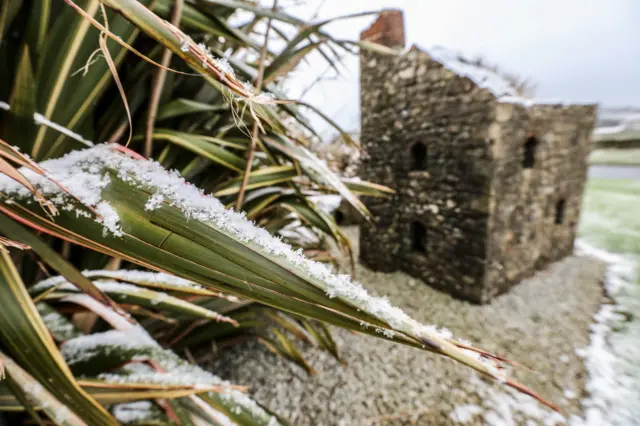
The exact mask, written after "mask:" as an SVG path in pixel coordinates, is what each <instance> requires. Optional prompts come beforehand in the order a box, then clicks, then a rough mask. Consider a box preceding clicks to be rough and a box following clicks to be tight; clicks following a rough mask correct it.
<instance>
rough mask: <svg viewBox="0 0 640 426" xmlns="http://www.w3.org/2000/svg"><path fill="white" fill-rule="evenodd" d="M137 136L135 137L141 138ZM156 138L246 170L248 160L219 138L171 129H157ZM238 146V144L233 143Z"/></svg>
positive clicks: (223, 164) (228, 166)
mask: <svg viewBox="0 0 640 426" xmlns="http://www.w3.org/2000/svg"><path fill="white" fill-rule="evenodd" d="M140 138H141V137H140V136H137V137H136V138H135V139H140ZM153 139H154V140H165V141H167V142H171V143H172V144H175V145H178V146H181V147H183V148H185V149H188V150H189V151H191V152H193V153H195V154H198V155H200V156H202V157H204V158H207V159H209V160H211V161H213V162H214V163H218V164H220V165H222V166H224V167H227V168H229V169H231V170H235V171H237V172H242V171H244V168H245V164H246V161H245V160H244V159H243V158H242V157H239V156H237V155H235V154H233V153H232V152H231V151H228V150H226V149H224V148H222V147H221V146H220V145H223V144H224V145H233V144H231V143H227V142H225V141H223V140H221V139H218V138H212V137H208V136H199V135H192V134H190V133H184V132H178V131H174V130H169V129H157V130H156V131H155V132H154V133H153ZM233 146H234V147H236V146H237V145H233Z"/></svg>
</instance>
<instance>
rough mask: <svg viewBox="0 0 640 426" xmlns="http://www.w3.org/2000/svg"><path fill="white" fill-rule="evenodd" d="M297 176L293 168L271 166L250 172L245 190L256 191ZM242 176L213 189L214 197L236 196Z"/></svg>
mask: <svg viewBox="0 0 640 426" xmlns="http://www.w3.org/2000/svg"><path fill="white" fill-rule="evenodd" d="M296 176H298V172H297V171H296V169H295V167H293V166H271V167H262V168H260V169H258V170H255V171H252V172H251V174H250V175H249V179H248V181H247V186H246V189H256V188H262V187H265V186H275V185H277V184H279V183H283V182H289V181H291V180H293V179H294V178H295V177H296ZM242 179H243V178H242V176H240V177H238V178H235V179H230V180H228V181H226V182H225V183H223V184H222V185H219V186H218V187H216V188H215V189H214V194H213V195H215V196H216V197H222V196H225V195H232V194H237V193H238V192H239V191H240V186H241V184H242Z"/></svg>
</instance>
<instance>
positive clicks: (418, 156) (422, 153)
mask: <svg viewBox="0 0 640 426" xmlns="http://www.w3.org/2000/svg"><path fill="white" fill-rule="evenodd" d="M411 170H427V146H426V145H425V144H423V143H422V142H416V143H414V144H413V145H411Z"/></svg>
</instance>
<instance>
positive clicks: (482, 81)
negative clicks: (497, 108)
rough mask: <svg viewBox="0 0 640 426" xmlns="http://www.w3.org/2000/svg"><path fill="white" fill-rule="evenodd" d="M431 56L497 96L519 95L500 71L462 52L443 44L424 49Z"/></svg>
mask: <svg viewBox="0 0 640 426" xmlns="http://www.w3.org/2000/svg"><path fill="white" fill-rule="evenodd" d="M423 50H424V51H425V52H426V53H427V54H428V55H429V56H431V58H432V59H433V60H435V61H437V62H439V63H441V64H442V65H444V66H445V67H446V68H448V69H450V70H451V71H453V72H454V73H456V74H458V75H460V76H465V77H468V78H469V79H471V81H473V82H474V83H476V84H477V85H478V86H480V87H483V88H485V89H487V90H489V91H490V92H491V93H493V95H494V96H495V97H496V98H501V97H503V96H518V93H517V90H516V88H515V87H514V86H513V84H512V83H511V82H510V81H509V80H508V79H506V78H505V77H504V76H502V75H500V73H498V72H496V71H494V70H492V69H489V68H487V67H483V66H479V65H478V64H475V63H473V61H470V60H468V59H465V58H464V56H462V54H460V53H458V52H455V51H453V50H450V49H447V48H445V47H442V46H434V47H431V48H428V49H423Z"/></svg>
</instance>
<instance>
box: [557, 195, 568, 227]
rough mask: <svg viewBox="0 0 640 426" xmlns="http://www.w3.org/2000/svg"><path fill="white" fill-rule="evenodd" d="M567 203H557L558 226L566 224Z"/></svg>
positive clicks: (560, 201)
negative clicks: (565, 210) (565, 211)
mask: <svg viewBox="0 0 640 426" xmlns="http://www.w3.org/2000/svg"><path fill="white" fill-rule="evenodd" d="M565 204H566V202H565V201H564V200H559V201H558V202H557V203H556V225H562V224H563V223H564V208H565Z"/></svg>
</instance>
